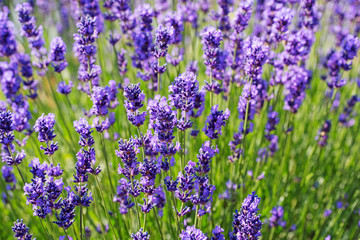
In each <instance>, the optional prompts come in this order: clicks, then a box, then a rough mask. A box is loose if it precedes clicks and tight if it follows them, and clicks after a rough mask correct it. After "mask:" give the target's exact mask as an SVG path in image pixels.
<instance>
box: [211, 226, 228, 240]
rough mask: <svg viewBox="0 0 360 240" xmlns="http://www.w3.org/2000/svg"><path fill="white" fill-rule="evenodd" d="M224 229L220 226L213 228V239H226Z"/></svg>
mask: <svg viewBox="0 0 360 240" xmlns="http://www.w3.org/2000/svg"><path fill="white" fill-rule="evenodd" d="M223 232H224V229H222V228H221V227H220V226H215V229H214V230H212V234H213V236H212V237H211V240H225V237H224V234H222V233H223Z"/></svg>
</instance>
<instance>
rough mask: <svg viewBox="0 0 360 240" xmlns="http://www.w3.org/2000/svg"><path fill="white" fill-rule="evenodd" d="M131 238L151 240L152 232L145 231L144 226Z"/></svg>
mask: <svg viewBox="0 0 360 240" xmlns="http://www.w3.org/2000/svg"><path fill="white" fill-rule="evenodd" d="M131 238H132V239H133V240H149V239H150V234H149V233H148V232H144V230H143V229H142V228H140V230H139V231H138V232H137V233H132V234H131Z"/></svg>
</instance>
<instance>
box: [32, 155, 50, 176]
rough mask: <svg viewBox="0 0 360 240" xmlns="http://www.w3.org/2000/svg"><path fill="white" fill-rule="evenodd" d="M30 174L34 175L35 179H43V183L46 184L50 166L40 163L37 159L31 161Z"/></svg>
mask: <svg viewBox="0 0 360 240" xmlns="http://www.w3.org/2000/svg"><path fill="white" fill-rule="evenodd" d="M29 167H30V168H31V169H30V172H31V173H32V174H33V178H36V177H38V178H41V180H42V181H43V182H45V178H46V175H47V171H48V168H49V167H48V165H47V164H46V163H42V164H41V163H40V160H39V159H38V158H35V159H33V160H31V163H30V164H29Z"/></svg>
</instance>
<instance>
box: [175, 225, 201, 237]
mask: <svg viewBox="0 0 360 240" xmlns="http://www.w3.org/2000/svg"><path fill="white" fill-rule="evenodd" d="M179 237H180V239H181V240H192V239H196V240H206V239H207V237H206V235H205V234H204V233H203V232H202V231H201V230H200V229H196V228H195V226H187V227H186V229H185V230H183V231H182V233H181V234H180V236H179Z"/></svg>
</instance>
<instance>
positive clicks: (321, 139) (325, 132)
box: [316, 120, 331, 147]
mask: <svg viewBox="0 0 360 240" xmlns="http://www.w3.org/2000/svg"><path fill="white" fill-rule="evenodd" d="M330 130H331V121H330V120H326V121H325V123H324V124H323V126H322V127H321V129H320V130H319V132H318V135H317V137H316V140H318V145H319V146H320V147H325V146H326V145H327V140H328V138H329V132H330Z"/></svg>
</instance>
